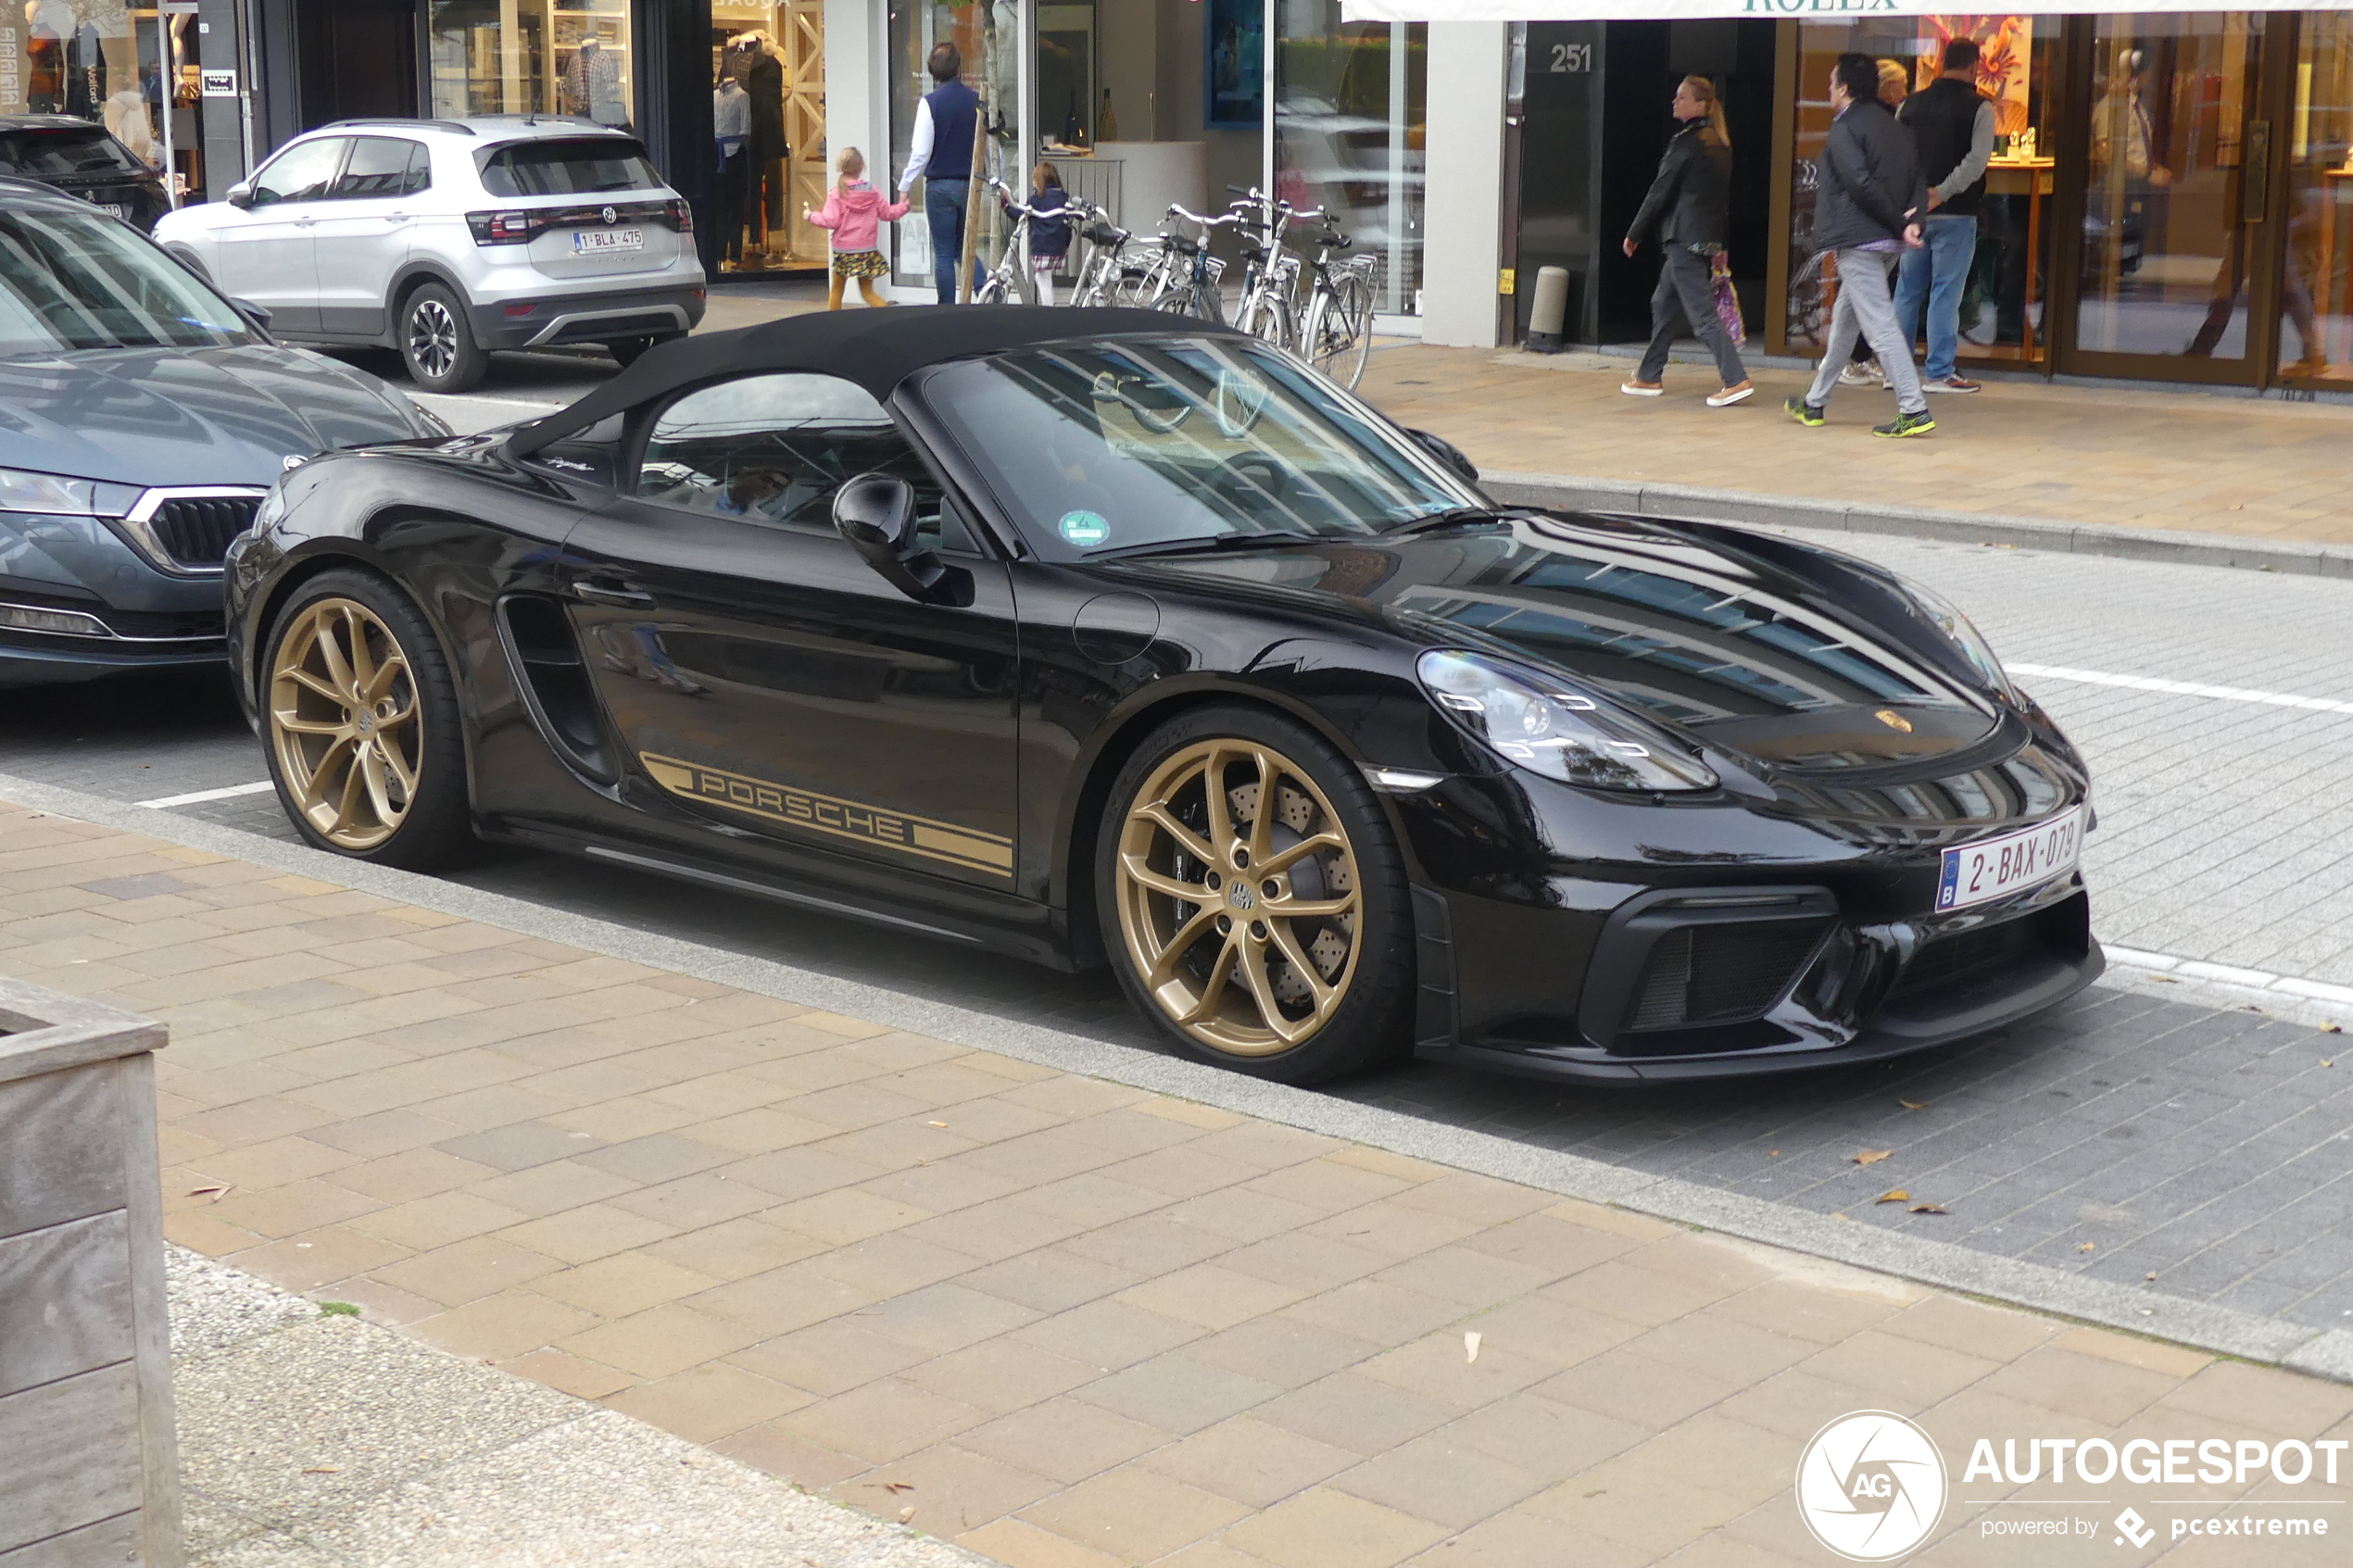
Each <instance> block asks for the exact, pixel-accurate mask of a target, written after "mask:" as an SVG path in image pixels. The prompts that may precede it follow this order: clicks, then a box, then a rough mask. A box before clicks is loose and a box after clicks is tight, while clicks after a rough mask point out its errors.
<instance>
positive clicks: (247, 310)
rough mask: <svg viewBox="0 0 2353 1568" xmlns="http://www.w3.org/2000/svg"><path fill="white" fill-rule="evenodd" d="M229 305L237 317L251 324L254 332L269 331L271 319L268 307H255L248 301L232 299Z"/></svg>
mask: <svg viewBox="0 0 2353 1568" xmlns="http://www.w3.org/2000/svg"><path fill="white" fill-rule="evenodd" d="M229 304H230V305H231V307H233V308H234V309H235V310H236V312H237V314H238V315H240V316H243V317H244V318H245V320H248V321H251V322H252V323H253V325H254V330H255V331H257V332H268V331H269V330H270V323H271V320H273V317H272V316H271V310H270V307H268V306H266V305H256V304H255V303H254V302H253V301H252V300H250V299H233V300H231V301H230V302H229Z"/></svg>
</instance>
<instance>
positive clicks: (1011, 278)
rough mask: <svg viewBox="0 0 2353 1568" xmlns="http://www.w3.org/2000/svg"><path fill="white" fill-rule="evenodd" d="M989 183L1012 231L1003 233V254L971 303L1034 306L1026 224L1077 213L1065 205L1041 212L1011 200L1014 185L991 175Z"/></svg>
mask: <svg viewBox="0 0 2353 1568" xmlns="http://www.w3.org/2000/svg"><path fill="white" fill-rule="evenodd" d="M988 184H989V188H990V189H991V190H994V191H995V192H996V193H997V196H998V199H999V200H1000V201H1001V202H1003V203H1004V205H1005V210H1006V211H1007V212H1010V213H1012V214H1013V232H1012V233H1010V234H1007V235H1006V236H1005V249H1004V253H1003V254H1002V255H1000V257H998V258H997V265H996V266H995V267H994V268H992V269H990V270H989V273H988V277H986V278H984V279H982V280H981V284H980V287H979V288H978V289H976V290H975V291H974V292H973V303H974V304H975V305H1012V304H1021V305H1035V304H1037V303H1038V284H1037V280H1036V279H1034V278H1032V277H1031V276H1030V275H1029V268H1028V266H1027V262H1028V259H1029V226H1030V224H1031V223H1033V222H1036V221H1040V220H1046V219H1052V218H1070V217H1074V216H1076V214H1075V213H1074V212H1073V210H1072V209H1071V208H1070V207H1055V208H1053V209H1052V210H1051V211H1041V210H1040V209H1038V208H1037V207H1031V206H1030V205H1029V204H1028V203H1026V202H1017V201H1015V200H1013V187H1012V186H1010V185H1008V184H1006V183H1005V182H1003V181H1002V180H1000V179H998V178H997V177H996V176H995V175H993V174H992V175H990V176H989V178H988Z"/></svg>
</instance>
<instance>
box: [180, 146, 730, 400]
mask: <svg viewBox="0 0 2353 1568" xmlns="http://www.w3.org/2000/svg"><path fill="white" fill-rule="evenodd" d="M155 237H156V239H157V242H158V243H160V244H161V245H163V246H164V248H165V249H167V250H169V251H170V253H171V254H172V255H174V256H175V257H179V258H180V259H181V261H182V262H183V263H185V264H187V265H190V266H193V267H194V268H195V270H198V271H199V272H201V273H202V274H203V275H204V276H205V277H206V278H208V280H210V281H211V282H213V283H214V284H215V285H216V286H218V287H219V288H220V290H221V291H222V292H223V293H225V294H227V295H231V296H232V297H233V298H235V299H237V300H239V301H241V302H245V303H250V304H252V305H257V306H259V307H261V308H262V309H263V310H266V311H267V312H269V320H270V330H271V332H272V334H274V335H276V336H280V337H286V338H293V339H297V340H300V341H302V342H306V343H321V344H343V345H377V346H381V347H387V348H397V349H399V350H400V353H401V356H402V358H405V359H406V360H407V361H408V365H409V374H410V375H411V376H413V377H414V378H415V379H416V383H417V385H418V386H420V387H421V388H422V389H423V390H425V391H427V392H463V391H465V390H466V389H467V388H468V387H471V386H472V385H473V384H474V383H477V382H479V381H480V380H481V379H482V375H483V372H484V370H485V369H487V367H488V361H489V355H490V352H491V350H493V349H500V348H540V347H545V346H547V345H555V344H577V343H594V344H602V345H604V346H605V347H606V349H607V350H608V351H609V352H610V353H611V354H612V355H613V357H614V358H618V359H619V360H621V361H622V363H623V364H627V363H629V362H630V361H631V360H633V359H635V358H636V357H637V356H638V355H640V354H642V353H644V352H645V351H646V349H647V348H648V347H650V346H651V345H654V344H656V343H660V342H662V341H664V340H666V339H669V338H673V337H680V336H683V335H685V334H686V332H689V331H691V330H692V329H693V328H694V326H695V324H696V323H697V322H698V321H700V320H702V315H703V307H704V304H705V298H704V278H703V270H702V263H701V262H700V260H699V259H698V257H697V255H696V252H695V235H694V220H693V217H692V216H691V214H690V213H689V212H688V210H687V207H686V202H685V201H684V200H682V199H681V198H680V197H679V195H678V194H677V193H676V192H675V191H673V190H672V189H670V187H669V186H667V185H665V184H664V183H663V182H662V180H661V175H659V174H657V173H656V172H655V171H654V168H653V165H652V164H651V163H650V162H648V160H647V157H646V150H645V148H644V147H643V146H641V145H640V144H638V143H637V141H636V139H635V137H632V136H629V135H626V134H624V133H623V132H618V131H613V130H610V129H608V128H606V127H604V126H600V125H597V124H594V123H592V122H590V121H588V120H585V119H559V118H555V117H550V116H538V117H533V118H526V117H522V116H492V117H486V118H484V119H464V120H454V119H369V120H342V121H338V122H337V123H335V124H333V125H329V126H325V127H322V128H321V129H320V130H317V131H312V132H307V133H306V134H304V135H302V136H299V137H297V138H296V139H295V140H294V141H291V142H289V143H287V144H285V145H284V146H283V147H281V148H280V149H279V150H278V152H277V155H276V156H275V157H271V160H270V161H269V162H268V163H267V164H265V165H264V166H263V167H262V168H261V169H260V170H259V171H258V173H256V174H255V175H254V176H253V178H252V179H250V180H247V181H245V182H244V183H243V184H240V185H234V186H232V187H231V188H230V190H229V193H228V199H227V200H226V201H219V202H207V203H205V204H204V205H203V206H201V207H182V209H181V210H180V211H178V212H174V213H171V214H170V215H169V216H167V217H166V218H165V219H164V220H162V221H161V222H160V223H158V224H157V226H156V232H155Z"/></svg>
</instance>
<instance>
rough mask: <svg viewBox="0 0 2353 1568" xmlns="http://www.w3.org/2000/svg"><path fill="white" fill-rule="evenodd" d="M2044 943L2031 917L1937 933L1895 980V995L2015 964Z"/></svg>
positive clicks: (2038, 927) (1904, 994)
mask: <svg viewBox="0 0 2353 1568" xmlns="http://www.w3.org/2000/svg"><path fill="white" fill-rule="evenodd" d="M2046 945H2047V939H2046V938H2045V936H2044V935H2043V933H2042V929H2041V926H2040V924H2039V923H2038V922H2036V921H2034V920H2032V919H2031V918H2030V919H2026V920H2013V921H2005V922H2002V923H2001V924H1999V925H1981V926H1979V927H1977V928H1976V929H1975V930H1973V931H1964V932H1960V933H1958V934H1957V935H1951V936H1940V937H1938V938H1937V939H1936V940H1934V941H1932V942H1930V943H1928V944H1926V945H1925V946H1923V947H1921V948H1920V950H1919V952H1917V953H1914V954H1913V955H1912V961H1911V962H1910V963H1908V964H1906V965H1905V966H1904V972H1903V975H1902V976H1901V977H1900V978H1899V979H1897V981H1896V982H1895V990H1894V995H1895V996H1899V997H1901V996H1906V995H1908V994H1910V993H1913V992H1917V991H1925V990H1927V989H1928V988H1929V987H1930V986H1931V985H1944V984H1945V983H1947V982H1949V981H1957V980H1969V979H1972V978H1975V977H1976V976H1978V975H1981V974H1985V973H1988V972H1992V971H1994V970H1997V969H2001V968H2003V967H2005V966H2006V965H2009V964H2014V963H2016V962H2018V961H2019V960H2020V959H2023V958H2025V957H2027V956H2028V955H2029V954H2031V953H2033V952H2035V951H2036V950H2037V949H2039V948H2041V947H2045V946H2046Z"/></svg>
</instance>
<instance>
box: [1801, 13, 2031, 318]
mask: <svg viewBox="0 0 2353 1568" xmlns="http://www.w3.org/2000/svg"><path fill="white" fill-rule="evenodd" d="M2058 26H2059V19H2057V18H2055V17H2028V16H1996V15H1983V14H1976V13H1962V12H1955V13H1949V14H1944V15H1932V16H1926V17H1901V18H1887V19H1875V20H1871V21H1854V22H1811V21H1809V22H1804V23H1801V24H1800V25H1799V28H1798V48H1799V56H1798V66H1797V70H1798V77H1797V102H1796V103H1795V104H1794V105H1793V106H1792V107H1791V110H1790V112H1791V114H1792V115H1793V130H1794V132H1795V134H1794V138H1793V148H1794V152H1795V157H1794V160H1793V165H1792V169H1791V188H1790V224H1789V257H1788V284H1787V287H1786V289H1785V292H1784V309H1785V312H1786V314H1785V316H1784V320H1783V331H1784V332H1785V334H1786V337H1787V341H1788V345H1789V348H1790V350H1791V351H1792V352H1793V353H1806V352H1812V351H1818V350H1819V349H1820V347H1821V345H1822V341H1823V339H1824V338H1825V337H1826V336H1827V335H1828V333H1829V331H1830V307H1831V302H1832V300H1833V299H1835V297H1836V293H1837V287H1838V280H1837V269H1836V265H1835V263H1834V262H1833V261H1832V260H1831V257H1826V256H1817V255H1815V254H1814V249H1813V245H1812V238H1813V229H1814V206H1815V196H1816V180H1817V173H1818V163H1819V160H1820V158H1821V156H1822V149H1823V146H1824V144H1826V143H1827V142H1828V140H1829V136H1830V126H1831V106H1830V96H1829V94H1830V80H1831V66H1832V65H1833V64H1834V63H1835V62H1836V61H1837V59H1838V56H1841V55H1842V54H1847V53H1850V52H1851V53H1855V54H1863V55H1869V56H1872V57H1873V58H1875V59H1877V60H1879V61H1881V65H1882V68H1883V69H1882V76H1883V77H1885V78H1887V79H1888V80H1887V81H1886V82H1885V84H1884V86H1883V89H1882V92H1881V97H1882V98H1883V99H1884V100H1886V101H1887V102H1889V103H1891V104H1900V103H1901V102H1902V101H1903V99H1904V98H1905V97H1906V96H1907V95H1909V94H1910V93H1912V92H1914V91H1916V90H1918V89H1919V88H1922V87H1925V86H1927V85H1928V84H1929V83H1930V82H1933V81H1934V80H1935V79H1936V77H1937V74H1938V68H1939V66H1940V65H1941V63H1942V61H1943V58H1944V45H1945V44H1946V43H1947V42H1948V41H1949V40H1952V39H1955V38H1968V39H1969V40H1971V41H1972V42H1974V43H1975V44H1977V45H1978V47H1979V49H1980V51H1981V54H1980V57H1979V60H1978V65H1977V80H1976V82H1975V85H1976V87H1977V90H1978V92H1979V93H1980V94H1982V95H1983V96H1985V97H1986V98H1989V99H1991V100H1992V102H1993V104H1994V159H1993V162H1992V164H1991V165H1990V166H1989V167H1988V168H1987V169H1986V176H1985V194H1984V197H1983V199H1982V202H1981V204H1980V206H1979V209H1978V224H1977V251H1976V255H1975V257H1974V258H1973V260H1972V262H1971V265H1970V268H1969V281H1968V282H1967V283H1966V284H1965V285H1964V287H1963V292H1962V296H1961V322H1960V324H1961V337H1960V357H1961V358H1964V359H1974V360H1977V361H1979V362H1981V363H1984V362H1989V361H1991V362H2002V361H2007V362H2012V363H2018V362H2025V363H2035V362H2039V361H2041V360H2042V359H2043V358H2044V357H2045V354H2046V353H2047V352H2048V345H2047V344H2046V343H2045V337H2044V318H2045V304H2046V301H2047V300H2048V298H2049V295H2050V268H2049V262H2050V254H2051V212H2052V206H2051V195H2052V192H2053V190H2054V188H2055V186H2056V180H2055V178H2054V172H2053V171H2054V162H2053V159H2052V157H2051V134H2050V131H2049V128H2048V126H2047V124H2046V121H2045V106H2046V104H2047V102H2048V85H2049V82H2048V79H2049V73H2050V58H2051V55H2052V53H2053V46H2054V44H2056V42H2057V28H2058ZM2038 27H2039V28H2040V29H2042V30H2043V31H2041V32H2038V31H2037V29H2038ZM1891 62H1892V64H1893V66H1894V69H1893V70H1888V69H1884V68H1885V67H1887V66H1888V65H1889V64H1890V63H1891Z"/></svg>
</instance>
